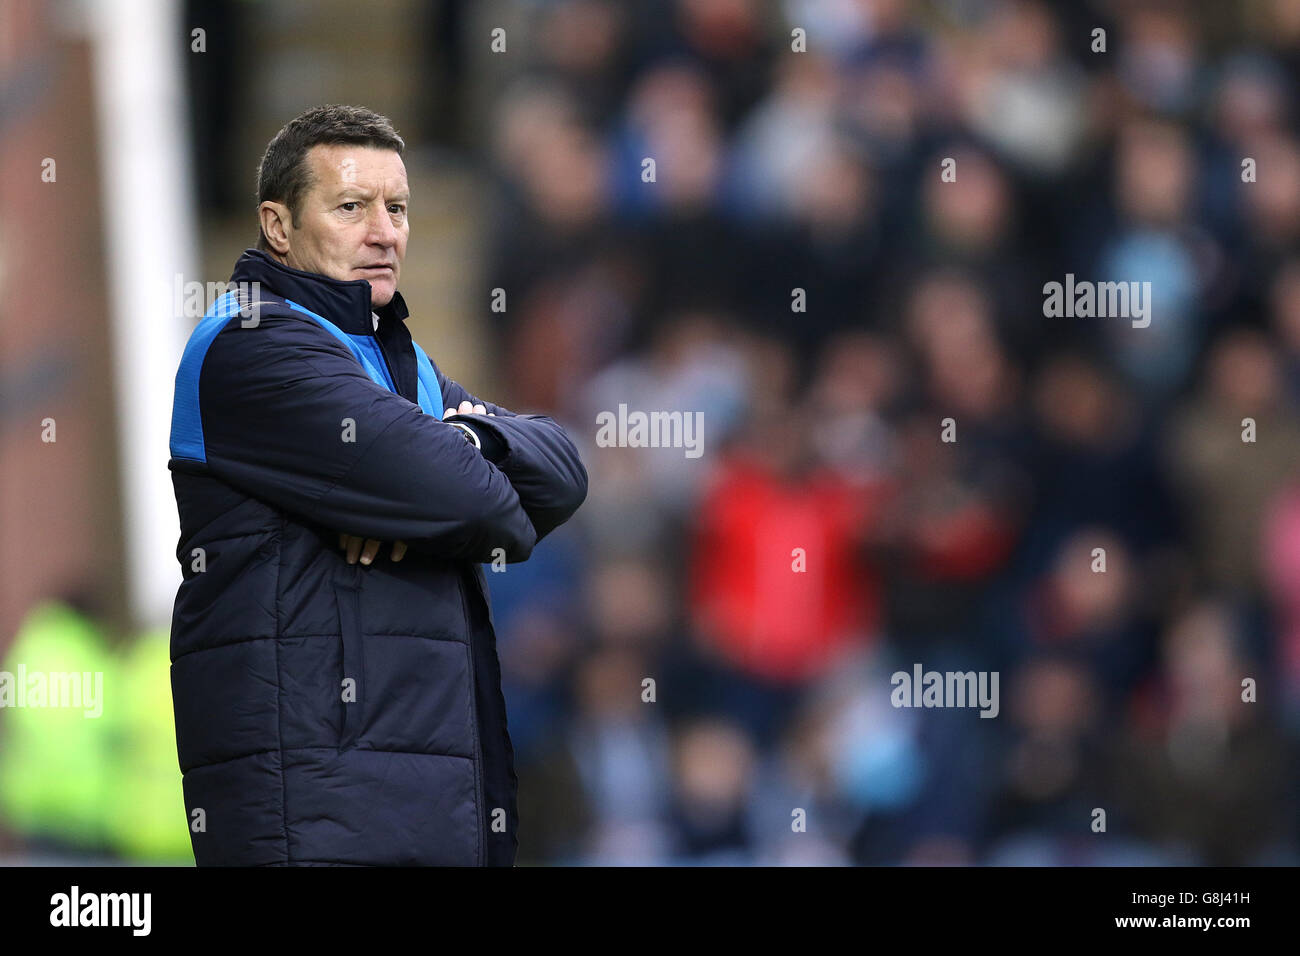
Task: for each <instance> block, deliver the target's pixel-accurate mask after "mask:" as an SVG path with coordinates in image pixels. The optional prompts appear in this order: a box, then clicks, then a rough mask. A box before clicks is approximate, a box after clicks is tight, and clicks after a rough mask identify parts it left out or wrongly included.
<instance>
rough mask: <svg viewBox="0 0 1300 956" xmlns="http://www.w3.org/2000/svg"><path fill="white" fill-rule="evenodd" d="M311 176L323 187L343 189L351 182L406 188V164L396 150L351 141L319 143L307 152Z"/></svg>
mask: <svg viewBox="0 0 1300 956" xmlns="http://www.w3.org/2000/svg"><path fill="white" fill-rule="evenodd" d="M307 161H308V163H309V164H310V165H311V169H312V174H313V175H312V179H313V180H314V181H315V182H317V183H319V184H320V185H322V186H325V187H330V188H341V187H343V186H347V185H349V184H353V183H355V184H356V185H364V186H375V187H377V186H379V185H380V184H381V183H384V184H387V186H388V187H389V188H390V189H391V188H394V187H400V188H405V187H406V165H405V164H404V163H403V162H402V157H401V156H399V155H398V154H397V152H396V151H395V150H391V149H379V148H376V147H373V146H357V145H352V144H350V143H338V144H329V145H324V144H318V145H316V146H313V147H312V148H311V149H310V150H308V152H307Z"/></svg>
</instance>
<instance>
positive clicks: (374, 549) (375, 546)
mask: <svg viewBox="0 0 1300 956" xmlns="http://www.w3.org/2000/svg"><path fill="white" fill-rule="evenodd" d="M378 553H379V542H378V541H376V540H375V539H374V538H371V539H370V540H369V541H367V542H366V546H365V549H364V550H363V551H362V552H361V563H362V564H369V563H370V562H371V561H373V560H375V555H377V554H378Z"/></svg>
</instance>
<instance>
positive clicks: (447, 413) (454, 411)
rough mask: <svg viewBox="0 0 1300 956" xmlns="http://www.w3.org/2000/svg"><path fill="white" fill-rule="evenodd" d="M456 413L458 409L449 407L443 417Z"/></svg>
mask: <svg viewBox="0 0 1300 956" xmlns="http://www.w3.org/2000/svg"><path fill="white" fill-rule="evenodd" d="M455 414H456V409H454V408H449V409H447V410H446V411H445V412H443V413H442V417H443V418H446V417H447V416H448V415H455Z"/></svg>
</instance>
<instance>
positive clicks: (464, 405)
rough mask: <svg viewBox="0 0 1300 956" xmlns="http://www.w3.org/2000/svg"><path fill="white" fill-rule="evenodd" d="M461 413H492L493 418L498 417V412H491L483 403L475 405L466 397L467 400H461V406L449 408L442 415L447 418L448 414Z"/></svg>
mask: <svg viewBox="0 0 1300 956" xmlns="http://www.w3.org/2000/svg"><path fill="white" fill-rule="evenodd" d="M461 414H464V415H491V416H492V417H493V418H495V417H496V412H489V411H488V410H487V408H485V407H484V406H482V405H475V404H473V403H471V402H470V400H469V399H465V401H463V402H461V403H460V408H449V409H447V410H446V411H445V412H443V413H442V417H443V418H446V417H447V416H448V415H461Z"/></svg>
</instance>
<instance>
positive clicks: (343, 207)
mask: <svg viewBox="0 0 1300 956" xmlns="http://www.w3.org/2000/svg"><path fill="white" fill-rule="evenodd" d="M359 205H360V203H357V202H345V203H343V204H342V205H340V206H339V208H340V209H347V211H348V212H351V211H352V210H351V209H348V207H349V206H359Z"/></svg>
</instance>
